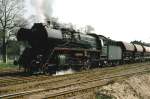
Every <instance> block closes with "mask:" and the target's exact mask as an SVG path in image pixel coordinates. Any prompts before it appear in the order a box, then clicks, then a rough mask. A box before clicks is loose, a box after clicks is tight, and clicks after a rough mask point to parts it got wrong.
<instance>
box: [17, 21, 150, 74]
mask: <svg viewBox="0 0 150 99" xmlns="http://www.w3.org/2000/svg"><path fill="white" fill-rule="evenodd" d="M17 40H18V41H22V42H24V43H26V45H27V46H26V48H25V50H24V51H23V53H22V54H21V55H20V57H19V59H18V64H19V65H20V66H22V67H23V68H24V70H25V71H26V72H38V71H41V72H44V73H54V72H55V71H57V70H64V69H68V68H72V69H75V70H80V69H91V68H97V67H104V66H113V65H119V64H125V63H133V62H142V61H146V60H149V59H150V47H148V46H143V45H138V44H132V43H126V42H122V41H114V40H111V39H109V38H106V37H105V36H103V35H97V34H93V33H88V34H84V33H80V32H77V31H75V30H74V29H70V28H59V29H58V28H51V27H50V26H49V25H44V24H42V23H35V24H34V25H33V26H32V28H31V29H25V28H21V29H20V30H19V31H18V33H17Z"/></svg>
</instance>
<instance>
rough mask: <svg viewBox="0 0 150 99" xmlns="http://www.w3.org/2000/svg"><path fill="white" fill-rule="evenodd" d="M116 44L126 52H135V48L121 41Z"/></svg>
mask: <svg viewBox="0 0 150 99" xmlns="http://www.w3.org/2000/svg"><path fill="white" fill-rule="evenodd" d="M118 43H121V45H122V46H123V47H124V48H125V50H126V51H135V47H134V45H133V44H132V43H127V42H122V41H119V42H118Z"/></svg>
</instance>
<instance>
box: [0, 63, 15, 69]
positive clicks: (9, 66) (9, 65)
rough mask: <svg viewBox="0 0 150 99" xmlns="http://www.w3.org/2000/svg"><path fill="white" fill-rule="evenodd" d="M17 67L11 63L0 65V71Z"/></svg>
mask: <svg viewBox="0 0 150 99" xmlns="http://www.w3.org/2000/svg"><path fill="white" fill-rule="evenodd" d="M14 67H17V66H16V65H14V64H13V63H0V69H5V68H14Z"/></svg>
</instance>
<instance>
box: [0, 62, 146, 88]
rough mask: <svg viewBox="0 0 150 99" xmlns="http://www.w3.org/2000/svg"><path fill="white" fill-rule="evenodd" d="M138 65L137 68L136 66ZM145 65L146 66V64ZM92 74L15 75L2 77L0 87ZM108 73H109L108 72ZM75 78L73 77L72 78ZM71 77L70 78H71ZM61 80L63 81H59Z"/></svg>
mask: <svg viewBox="0 0 150 99" xmlns="http://www.w3.org/2000/svg"><path fill="white" fill-rule="evenodd" d="M146 64H147V63H146ZM135 65H136V66H135ZM138 65H140V66H141V64H132V65H131V68H134V67H137V66H138ZM144 65H145V64H144ZM112 68H113V67H109V68H103V69H100V71H97V70H93V71H91V72H96V73H97V72H98V73H101V72H102V73H104V72H103V70H105V69H106V70H110V72H112V71H113V69H112ZM89 73H90V72H89V71H84V72H82V73H80V72H78V73H75V77H74V76H73V75H74V74H68V75H61V76H55V77H53V76H49V75H38V76H25V77H24V75H22V76H20V75H15V76H3V77H0V83H1V84H0V87H5V86H11V85H17V84H23V83H28V82H34V81H41V80H47V79H49V80H51V81H53V80H54V79H58V81H61V80H66V79H73V77H74V78H76V77H83V76H85V75H86V74H89ZM106 73H107V72H106ZM72 76H73V77H72ZM69 77H70V78H69ZM59 78H61V79H59Z"/></svg>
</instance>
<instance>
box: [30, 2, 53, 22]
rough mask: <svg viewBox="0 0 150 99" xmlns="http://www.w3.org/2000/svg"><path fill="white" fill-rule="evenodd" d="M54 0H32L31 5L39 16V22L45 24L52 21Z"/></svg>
mask: <svg viewBox="0 0 150 99" xmlns="http://www.w3.org/2000/svg"><path fill="white" fill-rule="evenodd" d="M53 2H54V0H31V4H32V5H33V7H34V8H35V10H36V16H38V20H39V22H45V20H47V19H50V18H51V17H52V13H53V8H52V5H53Z"/></svg>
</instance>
